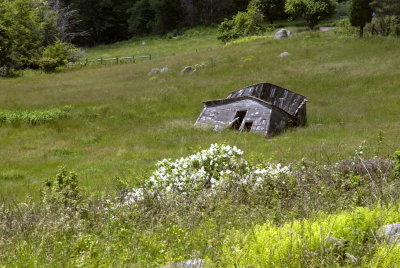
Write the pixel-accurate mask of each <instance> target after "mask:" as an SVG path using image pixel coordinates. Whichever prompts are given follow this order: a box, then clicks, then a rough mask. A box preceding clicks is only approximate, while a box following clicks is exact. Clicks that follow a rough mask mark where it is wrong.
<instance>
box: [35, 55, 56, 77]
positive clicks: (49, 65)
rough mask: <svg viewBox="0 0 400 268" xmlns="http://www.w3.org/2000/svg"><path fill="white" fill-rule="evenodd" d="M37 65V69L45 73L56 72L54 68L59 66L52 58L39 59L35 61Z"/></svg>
mask: <svg viewBox="0 0 400 268" xmlns="http://www.w3.org/2000/svg"><path fill="white" fill-rule="evenodd" d="M37 64H38V66H39V68H40V69H41V70H43V71H44V72H46V73H51V72H54V71H55V70H56V68H57V67H58V66H59V64H58V63H57V60H55V59H53V58H48V57H44V58H41V59H39V60H38V61H37Z"/></svg>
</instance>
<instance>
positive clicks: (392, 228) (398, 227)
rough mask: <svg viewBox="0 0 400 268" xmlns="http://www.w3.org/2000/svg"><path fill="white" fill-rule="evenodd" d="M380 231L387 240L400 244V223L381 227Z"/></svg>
mask: <svg viewBox="0 0 400 268" xmlns="http://www.w3.org/2000/svg"><path fill="white" fill-rule="evenodd" d="M379 233H380V235H381V236H382V237H383V239H385V240H386V241H387V242H389V243H392V244H396V245H400V223H392V224H388V225H384V226H382V227H381V228H379Z"/></svg>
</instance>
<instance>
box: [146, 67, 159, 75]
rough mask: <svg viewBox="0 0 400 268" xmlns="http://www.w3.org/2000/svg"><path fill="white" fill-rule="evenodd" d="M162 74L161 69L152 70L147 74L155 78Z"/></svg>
mask: <svg viewBox="0 0 400 268" xmlns="http://www.w3.org/2000/svg"><path fill="white" fill-rule="evenodd" d="M159 73H161V69H160V68H153V69H151V70H150V72H148V73H147V75H148V76H153V75H155V74H159Z"/></svg>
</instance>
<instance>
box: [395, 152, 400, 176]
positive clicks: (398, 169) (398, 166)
mask: <svg viewBox="0 0 400 268" xmlns="http://www.w3.org/2000/svg"><path fill="white" fill-rule="evenodd" d="M394 156H395V164H394V174H395V176H396V177H397V178H398V179H400V151H396V152H395V153H394Z"/></svg>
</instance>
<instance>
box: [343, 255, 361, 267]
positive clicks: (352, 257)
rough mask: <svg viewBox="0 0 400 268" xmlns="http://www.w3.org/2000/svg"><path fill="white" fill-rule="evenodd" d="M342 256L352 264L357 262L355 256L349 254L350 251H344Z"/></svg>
mask: <svg viewBox="0 0 400 268" xmlns="http://www.w3.org/2000/svg"><path fill="white" fill-rule="evenodd" d="M344 256H345V257H346V258H347V259H349V260H350V261H351V262H352V263H354V264H356V263H357V262H358V260H357V258H356V257H354V256H353V255H351V254H350V253H345V254H344Z"/></svg>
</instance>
